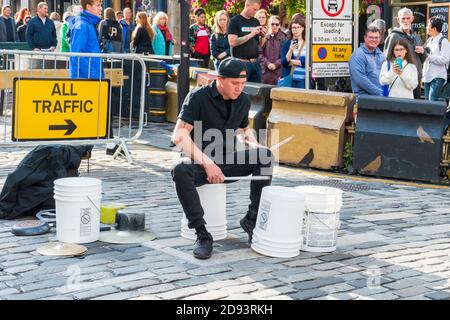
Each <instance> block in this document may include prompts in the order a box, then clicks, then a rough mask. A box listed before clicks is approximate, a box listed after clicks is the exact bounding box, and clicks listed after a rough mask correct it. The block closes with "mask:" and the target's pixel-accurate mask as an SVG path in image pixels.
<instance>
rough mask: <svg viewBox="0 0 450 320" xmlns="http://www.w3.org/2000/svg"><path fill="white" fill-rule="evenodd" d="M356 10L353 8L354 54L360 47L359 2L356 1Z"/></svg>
mask: <svg viewBox="0 0 450 320" xmlns="http://www.w3.org/2000/svg"><path fill="white" fill-rule="evenodd" d="M353 3H354V8H353V13H354V14H353V25H354V31H353V36H354V39H353V52H355V51H356V49H358V46H359V1H358V0H355V1H353Z"/></svg>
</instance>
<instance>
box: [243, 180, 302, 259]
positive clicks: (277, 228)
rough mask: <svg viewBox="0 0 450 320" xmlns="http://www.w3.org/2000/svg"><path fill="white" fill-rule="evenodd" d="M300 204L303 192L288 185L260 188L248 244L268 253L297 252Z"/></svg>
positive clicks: (288, 254) (282, 255)
mask: <svg viewBox="0 0 450 320" xmlns="http://www.w3.org/2000/svg"><path fill="white" fill-rule="evenodd" d="M303 208H304V203H303V196H302V195H301V194H300V193H298V192H296V191H295V190H293V189H292V188H287V187H276V186H269V187H265V188H263V191H262V194H261V201H260V204H259V209H258V218H257V219H256V226H255V229H254V230H253V237H252V245H251V248H252V249H253V250H255V251H256V252H258V253H261V254H264V255H267V256H271V257H278V258H291V257H296V256H298V255H299V253H300V248H301V242H302V238H301V232H300V230H301V221H302V219H303V211H304V209H303Z"/></svg>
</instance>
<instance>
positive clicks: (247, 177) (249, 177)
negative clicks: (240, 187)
mask: <svg viewBox="0 0 450 320" xmlns="http://www.w3.org/2000/svg"><path fill="white" fill-rule="evenodd" d="M270 178H271V177H270V176H243V177H225V179H224V181H230V180H233V181H234V180H269V179H270Z"/></svg>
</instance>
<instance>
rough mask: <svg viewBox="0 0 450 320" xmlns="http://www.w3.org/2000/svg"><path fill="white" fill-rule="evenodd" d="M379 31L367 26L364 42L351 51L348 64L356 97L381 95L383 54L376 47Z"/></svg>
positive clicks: (384, 58)
mask: <svg viewBox="0 0 450 320" xmlns="http://www.w3.org/2000/svg"><path fill="white" fill-rule="evenodd" d="M379 44H380V33H379V31H378V29H377V28H375V27H368V28H367V30H366V32H365V34H364V43H362V44H361V46H360V47H359V48H358V49H357V50H355V52H353V54H352V56H351V58H350V62H349V66H350V79H351V81H352V91H353V93H354V94H356V97H357V98H358V97H359V96H360V95H362V94H369V95H374V96H381V95H382V87H381V83H380V80H379V78H380V71H381V66H382V65H383V62H384V61H385V60H386V57H385V55H384V54H383V52H381V50H380V49H378V45H379Z"/></svg>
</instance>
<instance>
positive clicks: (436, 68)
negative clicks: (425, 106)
mask: <svg viewBox="0 0 450 320" xmlns="http://www.w3.org/2000/svg"><path fill="white" fill-rule="evenodd" d="M443 25H444V21H443V20H442V19H440V18H438V17H431V18H430V19H429V20H428V23H427V34H428V35H429V36H430V38H429V39H428V40H427V42H426V44H425V50H426V51H427V52H428V57H427V59H426V60H425V63H424V65H423V83H424V91H425V99H426V100H432V101H436V100H439V96H440V94H441V92H442V88H443V87H444V85H445V83H446V82H447V78H448V66H449V61H450V43H449V42H448V40H447V39H446V38H445V37H444V36H443V35H442V33H441V31H442V27H443Z"/></svg>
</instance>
